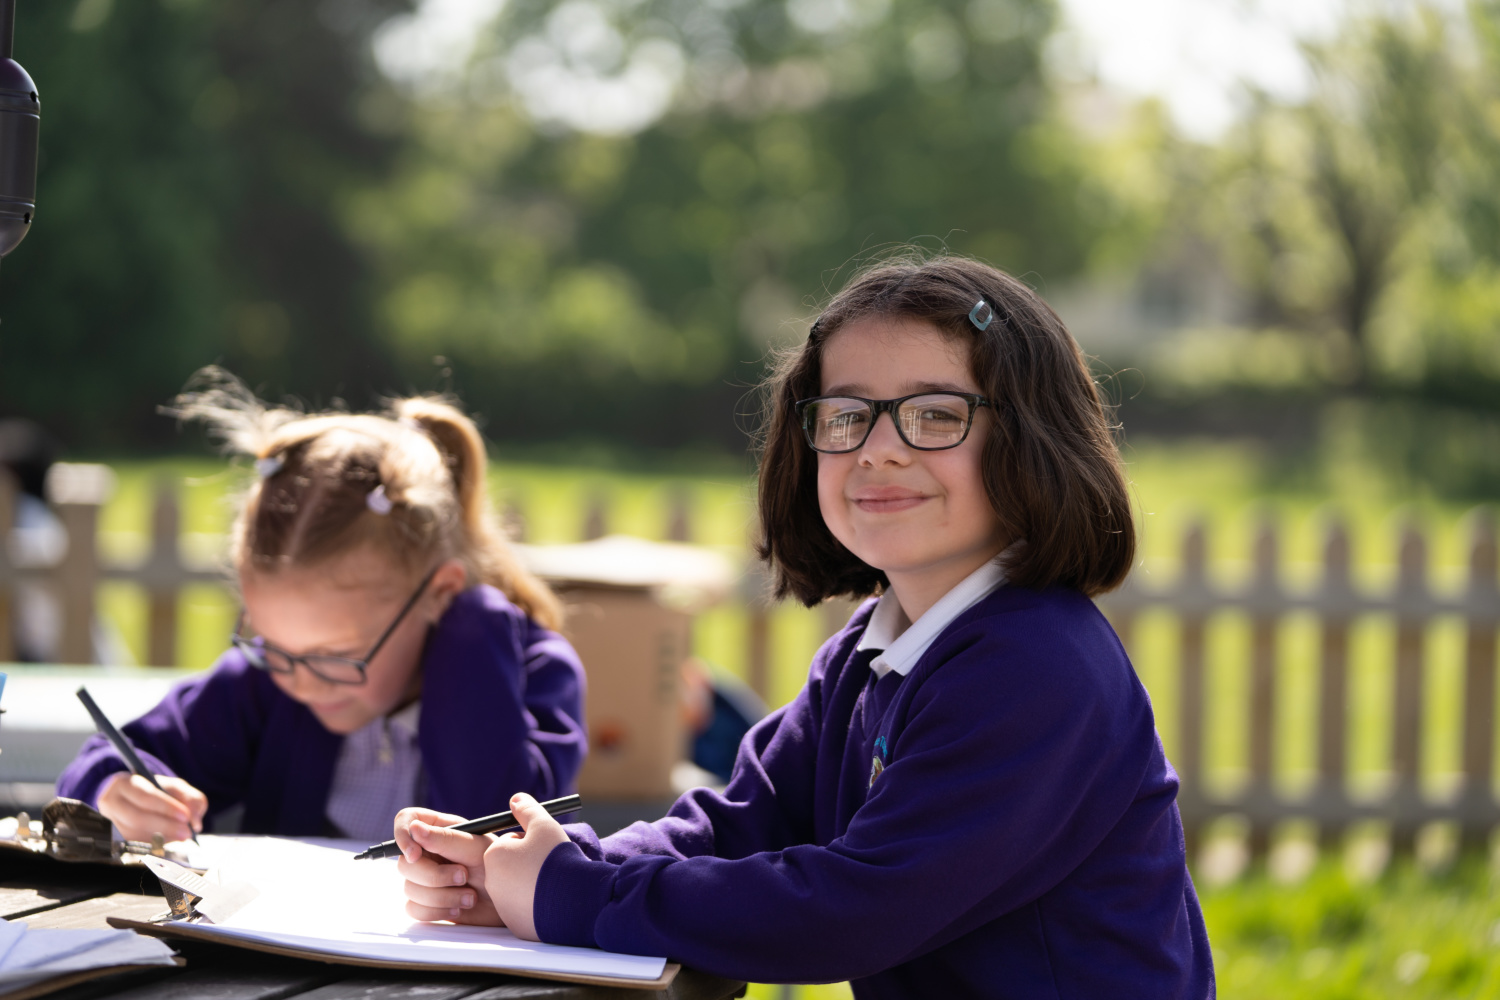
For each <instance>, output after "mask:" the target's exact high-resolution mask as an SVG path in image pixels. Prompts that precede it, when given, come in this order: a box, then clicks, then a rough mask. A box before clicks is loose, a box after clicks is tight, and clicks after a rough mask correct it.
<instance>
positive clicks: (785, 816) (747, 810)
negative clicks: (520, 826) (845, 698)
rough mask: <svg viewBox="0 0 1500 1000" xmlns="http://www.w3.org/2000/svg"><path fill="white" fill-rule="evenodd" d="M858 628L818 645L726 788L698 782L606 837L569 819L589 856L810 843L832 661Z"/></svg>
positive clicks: (750, 737) (753, 733)
mask: <svg viewBox="0 0 1500 1000" xmlns="http://www.w3.org/2000/svg"><path fill="white" fill-rule="evenodd" d="M858 637H859V632H858V630H850V631H848V632H845V633H841V634H840V635H837V636H835V637H834V638H833V639H831V640H829V642H828V643H826V644H825V645H824V647H823V648H822V649H820V650H819V651H818V654H817V656H816V658H815V659H814V660H813V665H812V667H811V668H810V669H809V671H808V681H807V684H805V685H804V686H803V688H802V690H801V691H799V692H798V693H797V697H796V698H794V699H793V700H792V701H791V703H790V704H787V705H785V706H783V707H782V708H779V709H777V710H775V711H773V712H771V713H769V714H768V715H766V717H765V718H763V719H761V720H760V721H759V722H758V723H756V724H755V725H754V726H753V727H752V728H751V730H750V732H748V733H746V734H745V738H744V740H743V741H741V743H740V748H739V753H738V755H737V756H736V758H735V762H734V774H733V776H732V777H731V778H730V781H729V785H728V786H727V787H726V788H725V789H724V791H723V792H722V793H720V792H716V791H714V790H713V789H710V788H695V789H692V790H691V791H689V792H687V793H685V794H684V795H683V796H682V797H681V798H679V799H678V800H677V801H676V802H675V803H673V805H672V808H671V809H670V810H668V812H667V815H666V817H665V818H663V819H659V820H657V821H656V822H654V823H632V824H631V825H630V826H628V827H626V828H625V829H623V830H621V831H619V832H618V833H615V834H612V835H611V836H609V837H607V838H605V839H604V840H603V841H602V842H601V841H600V839H599V838H598V836H597V835H596V834H595V833H594V831H593V829H592V828H590V827H589V826H587V825H584V824H573V825H569V826H568V827H567V828H566V829H567V832H568V836H569V837H570V838H571V839H572V840H573V842H574V843H575V844H577V845H578V847H579V848H580V850H581V851H582V852H583V854H584V856H585V857H587V858H589V859H590V860H595V861H598V860H603V861H607V862H610V863H611V864H619V863H621V862H623V861H624V860H626V859H627V858H631V857H635V856H637V855H643V854H645V855H658V856H662V857H671V858H679V859H681V858H690V857H698V856H700V855H712V856H714V857H718V858H744V857H748V856H750V855H752V854H758V853H761V852H764V851H777V850H780V849H782V848H783V847H787V846H789V845H792V844H803V843H807V842H808V841H809V840H811V839H813V837H814V836H815V833H816V831H815V818H814V809H813V796H814V794H815V788H816V787H817V785H818V782H819V781H829V780H837V779H836V775H829V774H826V773H820V769H819V767H818V760H817V748H818V738H819V733H820V729H821V725H822V713H823V699H824V695H825V687H824V679H823V678H824V673H825V670H826V667H827V664H828V663H830V662H838V661H840V660H842V659H844V658H845V657H846V656H847V654H848V653H849V651H850V650H851V649H852V647H853V645H854V643H855V641H856V640H857V639H858Z"/></svg>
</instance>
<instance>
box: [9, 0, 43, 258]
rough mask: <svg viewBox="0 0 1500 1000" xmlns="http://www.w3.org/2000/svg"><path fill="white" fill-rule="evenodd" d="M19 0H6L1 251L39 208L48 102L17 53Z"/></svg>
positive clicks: (20, 233) (26, 229)
mask: <svg viewBox="0 0 1500 1000" xmlns="http://www.w3.org/2000/svg"><path fill="white" fill-rule="evenodd" d="M15 40H16V0H0V257H4V256H5V255H6V254H8V253H10V252H11V251H12V250H14V249H15V248H16V247H17V246H18V245H19V244H20V242H21V241H22V240H23V239H25V238H26V234H27V233H28V232H30V230H31V217H32V215H33V214H34V213H35V212H36V154H37V142H38V137H39V135H40V132H41V125H42V102H41V98H40V97H38V96H37V92H36V84H35V83H34V82H33V81H32V79H31V76H30V74H28V73H27V72H26V71H25V70H24V69H22V68H21V64H20V63H18V62H16V61H15V60H14V59H12V58H11V53H12V50H13V49H14V47H15Z"/></svg>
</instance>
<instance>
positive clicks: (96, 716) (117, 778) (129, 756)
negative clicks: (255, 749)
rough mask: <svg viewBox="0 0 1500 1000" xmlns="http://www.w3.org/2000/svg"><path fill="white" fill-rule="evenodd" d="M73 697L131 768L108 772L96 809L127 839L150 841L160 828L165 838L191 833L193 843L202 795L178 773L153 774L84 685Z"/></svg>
mask: <svg viewBox="0 0 1500 1000" xmlns="http://www.w3.org/2000/svg"><path fill="white" fill-rule="evenodd" d="M78 700H79V701H81V702H83V707H84V708H86V709H88V711H89V715H90V716H92V717H93V720H94V725H95V726H97V727H98V729H99V732H100V733H102V734H103V735H104V737H105V738H106V739H108V740H109V742H110V743H111V744H113V746H114V748H115V752H117V753H118V754H119V755H120V757H121V758H122V759H123V760H124V761H125V766H126V767H128V768H130V773H128V774H127V773H123V772H122V773H120V774H116V775H113V776H111V777H110V778H108V779H107V780H106V781H105V783H104V784H103V785H102V786H101V787H100V789H99V796H98V808H99V812H100V813H101V814H103V815H104V817H105V818H106V819H108V820H110V822H112V823H114V825H115V827H116V828H117V829H118V830H119V831H120V836H122V837H124V838H125V839H126V840H141V841H149V840H150V839H151V837H152V836H153V835H154V834H158V833H159V834H161V835H162V836H163V837H165V838H166V839H167V840H169V841H171V840H187V839H189V838H191V839H192V840H193V842H194V843H197V841H198V837H197V831H199V830H201V829H203V815H204V813H206V812H207V811H208V799H207V797H206V796H204V794H203V793H202V792H200V791H198V789H196V788H194V787H193V786H192V785H190V784H188V783H187V782H186V781H183V780H182V779H181V778H176V777H172V776H171V775H165V774H163V775H155V774H152V773H151V771H150V770H149V769H148V768H147V767H146V765H145V763H144V762H143V761H142V760H141V758H140V755H139V754H137V753H136V752H135V748H134V747H133V746H131V745H130V741H129V740H128V739H126V738H125V734H124V733H122V732H120V730H119V729H117V728H115V725H114V723H112V722H110V721H109V719H108V717H106V716H105V714H104V713H103V712H102V711H101V710H100V708H99V706H98V704H97V703H95V701H94V699H93V697H92V696H90V694H89V693H88V689H86V688H79V689H78Z"/></svg>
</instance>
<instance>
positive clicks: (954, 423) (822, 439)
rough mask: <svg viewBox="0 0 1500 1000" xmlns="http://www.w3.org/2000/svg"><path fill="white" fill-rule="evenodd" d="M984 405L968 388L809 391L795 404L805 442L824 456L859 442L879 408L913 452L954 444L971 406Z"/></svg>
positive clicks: (968, 421)
mask: <svg viewBox="0 0 1500 1000" xmlns="http://www.w3.org/2000/svg"><path fill="white" fill-rule="evenodd" d="M989 405H990V401H989V400H988V399H985V398H984V397H983V396H977V395H975V394H974V393H972V392H916V393H912V394H911V395H910V396H899V397H897V398H896V399H865V398H864V397H863V396H814V397H813V398H812V399H799V400H797V403H796V406H797V415H798V416H799V417H800V418H801V419H802V433H803V434H805V435H806V436H807V443H808V444H809V445H810V446H811V447H812V449H813V451H821V452H823V453H824V454H827V455H842V454H845V453H846V452H851V451H857V450H859V449H860V448H861V447H863V445H864V443H865V439H866V438H868V437H869V436H870V431H872V430H874V428H875V421H876V420H879V419H880V415H881V414H882V413H889V414H890V415H891V422H892V423H894V424H895V425H896V433H897V434H899V435H901V440H902V441H905V442H906V443H907V444H908V445H910V446H911V447H913V448H915V449H917V450H918V451H942V450H943V449H944V448H957V447H958V446H959V445H961V444H963V443H964V439H965V438H967V437H968V436H969V428H971V427H973V426H974V411H976V410H978V409H979V408H980V407H981V406H989Z"/></svg>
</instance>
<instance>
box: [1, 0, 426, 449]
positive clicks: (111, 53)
mask: <svg viewBox="0 0 1500 1000" xmlns="http://www.w3.org/2000/svg"><path fill="white" fill-rule="evenodd" d="M18 6H19V11H18V16H17V20H18V24H17V37H18V39H19V46H18V55H20V56H21V57H22V58H23V60H24V63H25V65H26V66H27V67H28V69H29V70H30V71H31V72H32V74H33V75H34V76H35V78H36V79H37V81H38V84H39V88H40V91H41V96H42V109H43V116H44V117H43V126H42V149H41V164H40V169H39V172H38V211H37V220H36V224H35V227H34V231H33V232H32V234H31V235H30V236H29V238H28V239H27V240H26V242H25V243H24V244H22V247H21V249H20V250H19V251H18V252H17V253H15V254H13V255H12V256H11V257H9V258H8V259H7V261H6V263H5V267H4V273H3V275H0V319H3V325H0V407H3V409H4V410H5V411H8V412H20V413H26V414H28V415H30V416H33V417H36V418H38V419H41V420H43V421H44V422H46V423H48V424H49V425H50V426H52V427H53V429H54V430H55V431H57V432H58V433H59V434H60V435H61V436H62V437H63V438H64V439H65V440H66V441H68V442H70V443H71V444H74V445H76V446H83V447H92V448H101V447H108V448H121V447H137V446H140V445H141V444H143V443H147V442H151V441H163V440H171V427H170V424H169V423H168V422H167V421H165V420H162V419H161V418H160V417H158V416H156V412H155V410H156V406H157V405H158V404H160V403H161V402H163V401H164V400H166V399H167V398H169V397H170V396H171V395H172V394H173V393H174V392H175V391H176V390H177V389H178V388H179V387H180V386H181V384H182V382H183V381H184V379H185V378H186V377H187V375H188V374H190V373H191V372H192V371H193V369H194V368H195V367H197V366H199V365H201V364H204V363H207V362H210V361H215V360H222V361H226V362H227V363H229V364H230V365H232V366H233V367H235V368H236V369H237V370H239V371H241V372H243V373H245V374H246V375H247V376H249V377H250V378H251V379H252V380H256V381H266V380H269V381H272V382H274V384H275V385H276V386H277V387H278V388H280V389H284V390H288V391H301V392H305V393H307V394H308V395H311V396H314V397H318V396H321V397H323V398H326V397H327V396H328V395H329V394H331V393H333V392H337V391H339V389H340V388H341V387H350V388H351V389H355V390H359V391H367V390H366V387H368V386H380V385H381V383H382V382H387V381H388V380H389V378H390V375H389V373H390V371H391V369H390V367H389V365H388V363H387V362H386V361H385V359H384V357H383V355H382V354H381V352H380V349H379V346H378V342H375V341H372V340H371V338H369V337H368V336H366V332H367V330H368V328H369V310H368V308H367V303H368V302H369V299H370V297H371V294H372V292H371V289H370V287H369V285H370V277H369V275H368V269H367V267H366V265H365V263H364V261H363V258H362V256H361V253H360V251H359V250H358V249H356V248H355V247H354V246H353V245H352V244H351V242H350V240H349V239H348V237H347V235H346V233H345V231H344V229H343V227H342V224H341V221H340V218H339V216H338V214H337V212H336V205H337V198H338V196H339V195H340V194H341V193H342V192H344V191H346V190H348V189H349V188H350V187H351V186H357V185H359V184H362V183H376V182H378V181H379V180H381V178H382V172H383V170H384V167H385V165H386V164H387V163H389V161H390V158H391V155H392V153H393V152H394V149H395V147H396V141H395V140H394V139H393V138H392V137H390V136H382V135H380V134H379V133H378V130H377V129H375V128H374V127H372V125H371V124H370V123H369V122H368V121H366V120H365V118H366V117H368V114H366V115H364V116H362V111H363V110H364V109H365V105H364V103H362V102H366V101H368V100H370V98H371V96H372V93H376V92H377V91H378V78H377V76H376V74H375V73H374V70H373V66H372V64H371V61H370V59H369V56H368V38H369V35H370V33H371V32H372V31H373V30H374V28H375V26H376V25H377V24H379V23H380V22H382V21H384V20H385V19H386V18H388V17H389V16H390V15H391V14H392V13H394V12H396V11H400V10H405V9H407V7H408V4H407V3H406V2H405V0H321V2H319V3H305V2H302V0H253V2H252V0H218V2H213V3H209V2H206V0H143V2H140V3H129V4H115V3H114V2H113V0H68V2H62V0H57V2H51V3H22V4H20V5H18ZM372 88H376V90H375V91H372Z"/></svg>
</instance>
